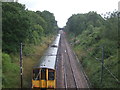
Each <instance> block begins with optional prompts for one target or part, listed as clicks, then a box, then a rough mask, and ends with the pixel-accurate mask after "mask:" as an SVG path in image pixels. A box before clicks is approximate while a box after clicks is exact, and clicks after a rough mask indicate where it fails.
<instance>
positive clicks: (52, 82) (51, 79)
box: [47, 69, 56, 88]
mask: <svg viewBox="0 0 120 90" xmlns="http://www.w3.org/2000/svg"><path fill="white" fill-rule="evenodd" d="M47 87H48V88H55V87H56V83H55V70H53V69H48V82H47Z"/></svg>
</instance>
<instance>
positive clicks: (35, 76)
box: [33, 69, 40, 80]
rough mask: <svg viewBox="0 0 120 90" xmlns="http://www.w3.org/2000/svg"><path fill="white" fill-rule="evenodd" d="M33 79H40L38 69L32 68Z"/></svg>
mask: <svg viewBox="0 0 120 90" xmlns="http://www.w3.org/2000/svg"><path fill="white" fill-rule="evenodd" d="M33 80H40V75H39V69H34V70H33Z"/></svg>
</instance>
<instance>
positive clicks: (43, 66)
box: [32, 34, 60, 89]
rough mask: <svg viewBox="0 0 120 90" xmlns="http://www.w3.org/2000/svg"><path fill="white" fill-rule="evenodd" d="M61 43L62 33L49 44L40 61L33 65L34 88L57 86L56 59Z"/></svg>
mask: <svg viewBox="0 0 120 90" xmlns="http://www.w3.org/2000/svg"><path fill="white" fill-rule="evenodd" d="M59 43H60V34H58V35H57V37H56V39H55V40H54V42H53V43H52V44H51V46H49V48H48V49H47V51H46V52H45V54H44V55H43V57H42V58H41V59H40V62H38V64H37V65H36V66H34V67H33V75H32V76H33V78H32V88H52V89H54V88H56V70H55V67H56V60H57V53H58V48H59Z"/></svg>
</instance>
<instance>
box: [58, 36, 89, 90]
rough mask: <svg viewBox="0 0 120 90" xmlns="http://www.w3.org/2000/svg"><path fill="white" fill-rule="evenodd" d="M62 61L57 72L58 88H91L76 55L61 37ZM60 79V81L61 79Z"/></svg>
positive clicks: (60, 60) (63, 37)
mask: <svg viewBox="0 0 120 90" xmlns="http://www.w3.org/2000/svg"><path fill="white" fill-rule="evenodd" d="M60 54H61V56H60V59H59V61H58V62H59V63H58V71H57V78H58V80H57V88H66V89H67V88H68V89H69V88H74V89H76V90H77V89H79V88H89V85H88V83H87V81H86V79H85V76H84V74H83V72H82V69H81V67H80V66H81V65H79V64H78V61H77V60H76V57H75V55H74V53H73V52H72V51H71V48H70V46H69V45H68V43H67V41H66V39H65V36H64V35H62V36H61V44H60ZM59 78H60V79H59Z"/></svg>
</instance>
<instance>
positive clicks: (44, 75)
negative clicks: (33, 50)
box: [41, 68, 46, 80]
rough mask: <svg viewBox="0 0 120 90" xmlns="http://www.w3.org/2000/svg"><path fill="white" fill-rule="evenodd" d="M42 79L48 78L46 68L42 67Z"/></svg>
mask: <svg viewBox="0 0 120 90" xmlns="http://www.w3.org/2000/svg"><path fill="white" fill-rule="evenodd" d="M41 80H46V69H45V68H43V69H41Z"/></svg>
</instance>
